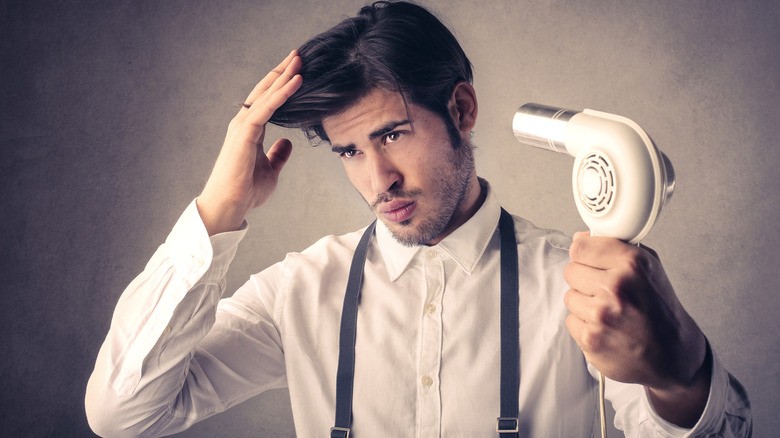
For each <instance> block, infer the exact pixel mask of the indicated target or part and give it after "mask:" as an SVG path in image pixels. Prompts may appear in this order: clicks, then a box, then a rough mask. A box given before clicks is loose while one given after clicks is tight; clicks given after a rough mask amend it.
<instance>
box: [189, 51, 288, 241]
mask: <svg viewBox="0 0 780 438" xmlns="http://www.w3.org/2000/svg"><path fill="white" fill-rule="evenodd" d="M300 69H301V58H300V56H299V55H298V51H297V50H293V51H292V52H291V53H290V54H289V55H288V56H287V58H285V60H284V61H282V63H281V64H279V65H278V66H277V67H276V68H275V69H273V70H272V71H271V72H270V73H268V75H266V77H264V78H263V80H261V81H260V82H259V83H258V84H257V85H256V86H255V88H254V90H252V92H251V93H250V94H249V96H248V97H247V100H246V103H247V104H249V105H250V106H249V107H248V108H246V107H242V108H241V109H240V110H239V111H238V114H236V116H235V117H234V118H233V120H232V121H231V122H230V125H229V126H228V131H227V136H226V137H225V143H224V144H223V145H222V150H221V151H220V153H219V157H218V158H217V162H216V163H215V164H214V169H213V170H212V172H211V176H210V177H209V179H208V181H207V182H206V186H205V187H204V188H203V192H202V193H201V194H200V196H199V197H198V199H197V201H196V203H197V206H198V212H199V213H200V216H201V219H202V220H203V223H204V224H205V225H206V230H208V233H209V235H210V236H213V235H215V234H218V233H222V232H226V231H234V230H237V229H239V228H240V227H241V224H242V223H243V221H244V218H245V217H246V214H247V213H248V212H249V210H251V209H253V208H255V207H259V206H260V205H262V204H263V203H265V201H267V200H268V198H269V197H270V196H271V194H272V193H273V192H274V189H275V188H276V182H277V180H278V177H279V173H280V172H281V170H282V167H283V166H284V163H286V162H287V159H288V158H289V157H290V152H291V151H292V143H290V141H289V140H287V139H286V138H282V139H279V140H277V141H276V142H275V143H274V144H273V146H271V148H270V149H268V152H267V153H266V152H265V151H264V149H263V139H264V137H265V126H266V124H267V123H268V120H269V119H270V118H271V115H273V113H274V111H276V109H277V108H279V107H280V106H281V105H282V104H283V103H284V102H285V101H287V99H288V98H289V97H290V96H292V94H293V93H295V92H296V91H297V90H298V88H300V86H301V83H302V81H303V79H302V78H301V75H299V74H298V72H299V71H300Z"/></svg>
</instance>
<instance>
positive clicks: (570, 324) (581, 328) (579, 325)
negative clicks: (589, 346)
mask: <svg viewBox="0 0 780 438" xmlns="http://www.w3.org/2000/svg"><path fill="white" fill-rule="evenodd" d="M586 325H587V324H585V321H583V320H582V319H580V318H578V317H577V316H576V315H574V314H573V313H570V314H569V315H568V316H566V329H568V330H569V334H570V335H571V337H572V339H574V342H576V343H577V345H579V347H580V349H581V350H584V348H582V334H583V333H584V332H585V328H586Z"/></svg>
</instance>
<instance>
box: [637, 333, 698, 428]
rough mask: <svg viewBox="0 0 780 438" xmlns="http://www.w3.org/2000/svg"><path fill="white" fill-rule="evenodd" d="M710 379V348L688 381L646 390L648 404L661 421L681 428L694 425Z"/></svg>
mask: <svg viewBox="0 0 780 438" xmlns="http://www.w3.org/2000/svg"><path fill="white" fill-rule="evenodd" d="M711 379H712V353H711V351H710V349H709V345H707V346H706V352H705V356H704V359H703V361H702V362H701V366H700V367H699V369H698V370H697V371H696V372H695V373H694V375H693V376H692V377H691V379H690V380H689V381H688V382H684V383H675V384H670V385H665V386H663V387H662V388H660V387H648V388H647V389H648V390H647V393H648V398H649V399H650V403H651V404H652V405H653V408H654V409H655V411H656V413H658V415H660V416H661V417H662V418H663V419H664V420H666V421H668V422H670V423H672V424H675V425H677V426H680V427H684V428H691V427H693V426H695V425H696V423H697V422H698V421H699V418H701V415H702V414H703V413H704V408H705V407H706V405H707V400H708V398H709V393H710V383H711Z"/></svg>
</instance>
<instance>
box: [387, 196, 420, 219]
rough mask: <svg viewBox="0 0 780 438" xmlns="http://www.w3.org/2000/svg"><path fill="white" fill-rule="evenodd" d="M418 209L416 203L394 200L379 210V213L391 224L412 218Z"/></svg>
mask: <svg viewBox="0 0 780 438" xmlns="http://www.w3.org/2000/svg"><path fill="white" fill-rule="evenodd" d="M416 208H417V203H415V202H414V201H402V200H394V201H390V202H388V203H387V204H385V205H383V206H381V207H380V208H379V213H380V214H381V215H382V216H383V217H384V218H385V219H387V220H388V221H390V222H403V221H405V220H408V219H409V218H410V217H412V213H414V210H415V209H416Z"/></svg>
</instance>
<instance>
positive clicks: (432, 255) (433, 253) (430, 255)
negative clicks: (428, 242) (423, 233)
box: [425, 249, 437, 259]
mask: <svg viewBox="0 0 780 438" xmlns="http://www.w3.org/2000/svg"><path fill="white" fill-rule="evenodd" d="M436 254H437V253H436V250H435V249H429V250H428V252H426V253H425V255H426V256H428V258H429V259H435V258H436Z"/></svg>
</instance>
